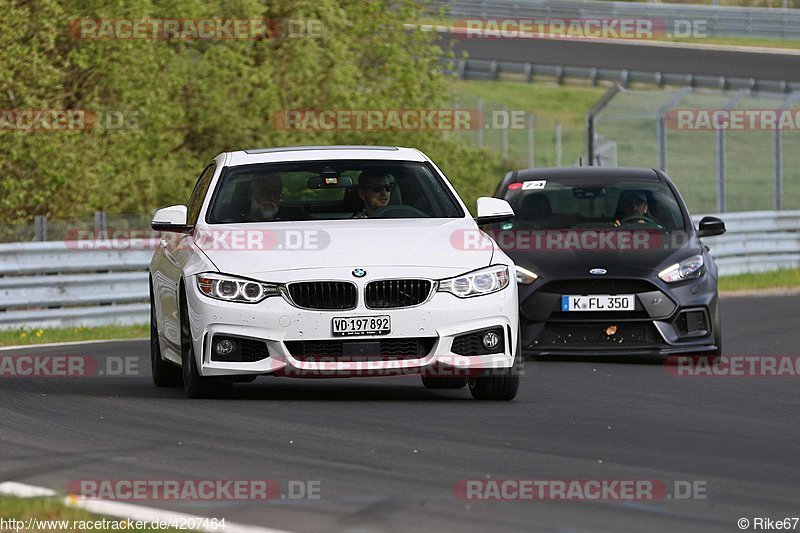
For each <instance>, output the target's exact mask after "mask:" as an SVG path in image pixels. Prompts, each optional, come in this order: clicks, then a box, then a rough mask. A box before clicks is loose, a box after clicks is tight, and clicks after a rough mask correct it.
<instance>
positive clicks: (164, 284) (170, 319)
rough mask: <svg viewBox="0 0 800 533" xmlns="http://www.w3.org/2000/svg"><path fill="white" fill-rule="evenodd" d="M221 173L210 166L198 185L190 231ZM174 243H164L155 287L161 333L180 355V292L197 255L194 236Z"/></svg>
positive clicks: (179, 236) (189, 219)
mask: <svg viewBox="0 0 800 533" xmlns="http://www.w3.org/2000/svg"><path fill="white" fill-rule="evenodd" d="M216 169H217V165H216V163H214V162H212V163H211V164H210V165H208V166H207V167H206V168H205V169H204V170H203V172H202V173H201V174H200V177H199V178H198V180H197V184H196V185H195V187H194V191H192V196H191V197H190V198H189V203H188V204H187V206H186V223H187V225H188V226H190V227H194V226H195V225H196V224H197V220H198V218H199V216H200V210H201V208H202V206H203V200H204V199H205V197H206V194H207V193H208V187H209V186H210V185H211V179H212V178H213V177H214V172H215V171H216ZM171 237H172V238H170V239H162V240H161V244H160V246H161V254H162V260H161V261H159V269H158V272H157V273H156V275H154V279H153V285H154V287H153V288H154V292H155V297H156V299H157V301H156V305H157V306H158V309H160V311H161V318H162V320H163V323H162V324H159V326H160V327H159V331H160V332H161V334H162V336H163V337H164V338H165V340H166V341H167V343H168V344H170V345H171V347H172V348H173V349H175V350H176V351H177V352H178V353H180V343H181V336H180V335H181V330H180V316H179V315H178V308H179V294H178V288H179V284H180V281H181V278H182V277H183V273H184V268H185V267H186V265H187V264H189V263H190V261H191V260H192V256H193V254H195V253H196V252H195V250H194V247H193V246H192V239H193V237H192V235H191V234H173V235H171Z"/></svg>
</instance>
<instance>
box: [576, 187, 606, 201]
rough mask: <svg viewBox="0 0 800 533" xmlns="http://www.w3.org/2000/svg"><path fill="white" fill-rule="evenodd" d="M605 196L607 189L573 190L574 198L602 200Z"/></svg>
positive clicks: (580, 188)
mask: <svg viewBox="0 0 800 533" xmlns="http://www.w3.org/2000/svg"><path fill="white" fill-rule="evenodd" d="M605 195H606V189H605V187H576V188H574V189H572V196H574V197H575V198H589V199H591V198H602V197H603V196H605Z"/></svg>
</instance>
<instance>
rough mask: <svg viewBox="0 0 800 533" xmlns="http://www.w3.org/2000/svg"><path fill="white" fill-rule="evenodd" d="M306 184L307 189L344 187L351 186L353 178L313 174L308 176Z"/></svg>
mask: <svg viewBox="0 0 800 533" xmlns="http://www.w3.org/2000/svg"><path fill="white" fill-rule="evenodd" d="M306 186H307V187H308V188H309V189H314V190H317V189H346V188H348V187H352V186H353V178H351V177H350V176H337V175H333V174H332V175H326V174H325V173H323V174H322V175H321V176H313V177H311V178H308V183H307V184H306Z"/></svg>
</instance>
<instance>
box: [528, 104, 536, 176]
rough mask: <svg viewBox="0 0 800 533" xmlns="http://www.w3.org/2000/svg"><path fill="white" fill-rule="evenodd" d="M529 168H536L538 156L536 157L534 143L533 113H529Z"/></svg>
mask: <svg viewBox="0 0 800 533" xmlns="http://www.w3.org/2000/svg"><path fill="white" fill-rule="evenodd" d="M527 118H528V168H536V158H535V157H534V155H535V153H534V151H533V150H534V143H533V133H534V129H533V128H534V126H533V114H532V113H528V117H527Z"/></svg>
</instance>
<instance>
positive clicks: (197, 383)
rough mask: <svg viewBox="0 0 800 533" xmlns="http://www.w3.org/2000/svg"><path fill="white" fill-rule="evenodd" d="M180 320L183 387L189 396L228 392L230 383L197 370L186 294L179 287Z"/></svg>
mask: <svg viewBox="0 0 800 533" xmlns="http://www.w3.org/2000/svg"><path fill="white" fill-rule="evenodd" d="M180 321H181V370H182V373H183V388H184V389H186V395H187V396H188V397H189V398H216V397H219V396H223V395H225V394H226V393H229V392H230V391H231V390H232V389H233V384H232V383H225V382H223V381H222V380H221V379H219V378H210V377H203V376H201V375H200V372H199V371H198V370H197V358H196V357H195V352H194V344H193V343H192V334H191V330H190V328H189V312H188V307H187V304H186V296H185V295H184V293H183V290H182V289H181V299H180Z"/></svg>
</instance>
